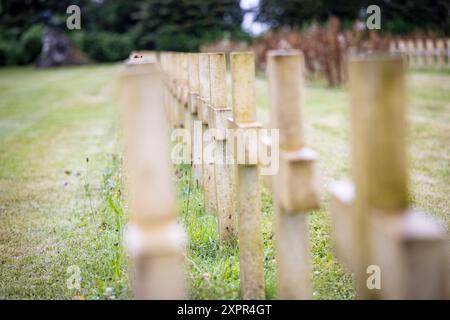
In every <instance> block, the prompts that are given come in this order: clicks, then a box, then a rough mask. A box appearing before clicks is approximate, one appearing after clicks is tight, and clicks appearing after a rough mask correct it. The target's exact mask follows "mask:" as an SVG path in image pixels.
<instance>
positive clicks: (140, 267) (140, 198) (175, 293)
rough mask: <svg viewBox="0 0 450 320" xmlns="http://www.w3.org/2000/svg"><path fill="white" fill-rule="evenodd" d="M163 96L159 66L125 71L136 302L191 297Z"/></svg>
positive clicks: (137, 65) (140, 64)
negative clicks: (177, 211) (185, 277)
mask: <svg viewBox="0 0 450 320" xmlns="http://www.w3.org/2000/svg"><path fill="white" fill-rule="evenodd" d="M162 97H163V83H162V74H161V72H160V69H159V68H158V67H157V65H156V63H147V62H146V61H145V59H142V60H141V61H133V62H130V63H129V64H127V65H126V66H125V70H124V71H123V73H122V75H121V86H120V107H121V123H122V128H123V137H122V138H123V145H124V149H125V150H124V151H125V152H124V163H125V173H126V186H127V189H128V195H129V197H128V199H127V201H128V203H129V208H130V222H129V224H128V227H127V232H126V234H125V239H126V245H127V250H128V253H129V256H130V258H131V259H132V270H133V287H134V293H135V297H136V298H137V299H183V298H186V291H185V279H184V272H185V271H184V263H183V259H184V258H183V256H184V251H185V234H184V232H183V230H182V228H181V226H180V225H179V224H178V223H177V221H176V204H175V194H174V191H175V190H174V189H175V187H174V185H173V183H172V170H171V162H170V157H169V149H170V144H169V137H168V130H167V126H166V125H167V122H166V117H165V114H164V108H163V105H162V103H163V101H162ZM155 150H157V152H155Z"/></svg>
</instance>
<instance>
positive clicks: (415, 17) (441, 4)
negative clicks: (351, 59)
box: [257, 0, 450, 35]
mask: <svg viewBox="0 0 450 320" xmlns="http://www.w3.org/2000/svg"><path fill="white" fill-rule="evenodd" d="M369 5H378V6H379V7H380V9H381V21H382V24H381V31H382V32H390V33H407V32H412V31H419V30H420V31H437V32H441V33H444V34H446V35H448V34H450V2H449V1H448V0H420V1H417V0H260V7H259V10H258V14H257V21H259V22H263V23H267V24H269V25H270V26H272V27H274V28H281V27H286V26H287V27H302V26H304V25H305V24H308V23H310V22H312V21H318V22H324V21H326V20H327V19H328V18H329V17H330V16H332V15H335V16H337V17H339V18H340V19H341V20H342V21H343V22H344V24H345V22H347V23H349V22H351V21H353V20H355V19H358V18H359V19H363V20H364V19H365V18H366V15H367V14H366V9H367V7H368V6H369Z"/></svg>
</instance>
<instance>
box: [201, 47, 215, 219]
mask: <svg viewBox="0 0 450 320" xmlns="http://www.w3.org/2000/svg"><path fill="white" fill-rule="evenodd" d="M198 67H199V77H200V103H199V109H200V112H199V118H200V120H201V121H202V134H203V141H202V148H203V150H202V156H203V174H202V175H203V198H204V204H205V211H206V212H207V213H209V214H214V213H216V212H217V197H216V182H215V174H214V159H213V157H212V156H211V157H207V156H206V151H208V150H209V149H207V148H211V147H212V146H213V145H212V144H211V143H212V141H211V139H210V138H211V137H210V136H209V135H210V132H209V131H208V119H209V115H208V108H209V102H210V98H211V97H210V95H211V89H210V79H209V76H210V74H209V68H210V66H209V56H208V53H200V55H199V61H198Z"/></svg>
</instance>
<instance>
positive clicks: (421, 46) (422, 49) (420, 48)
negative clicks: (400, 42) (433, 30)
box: [416, 39, 426, 67]
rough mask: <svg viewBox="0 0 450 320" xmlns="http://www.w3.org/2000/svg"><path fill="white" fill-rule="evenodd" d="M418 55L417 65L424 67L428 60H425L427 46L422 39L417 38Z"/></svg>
mask: <svg viewBox="0 0 450 320" xmlns="http://www.w3.org/2000/svg"><path fill="white" fill-rule="evenodd" d="M416 55H417V66H418V67H424V66H425V63H426V60H425V47H424V44H423V41H422V39H417V40H416Z"/></svg>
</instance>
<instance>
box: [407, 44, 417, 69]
mask: <svg viewBox="0 0 450 320" xmlns="http://www.w3.org/2000/svg"><path fill="white" fill-rule="evenodd" d="M408 60H409V66H410V67H415V66H416V65H417V57H416V50H415V45H414V41H412V40H408Z"/></svg>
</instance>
